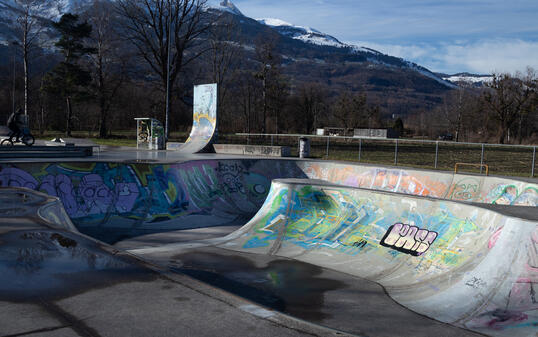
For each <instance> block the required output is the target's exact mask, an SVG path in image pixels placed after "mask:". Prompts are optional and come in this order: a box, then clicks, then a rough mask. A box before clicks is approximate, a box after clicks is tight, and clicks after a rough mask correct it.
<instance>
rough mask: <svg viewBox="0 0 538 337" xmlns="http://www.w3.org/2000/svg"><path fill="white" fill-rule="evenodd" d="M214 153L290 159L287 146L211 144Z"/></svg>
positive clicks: (289, 151)
mask: <svg viewBox="0 0 538 337" xmlns="http://www.w3.org/2000/svg"><path fill="white" fill-rule="evenodd" d="M213 147H214V148H215V152H216V153H222V154H242V155H250V156H270V157H291V150H290V147H289V146H265V145H242V144H213Z"/></svg>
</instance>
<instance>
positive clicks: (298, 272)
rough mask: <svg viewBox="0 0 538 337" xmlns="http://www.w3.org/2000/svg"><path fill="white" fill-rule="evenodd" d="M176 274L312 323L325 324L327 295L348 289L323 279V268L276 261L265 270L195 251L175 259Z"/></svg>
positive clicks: (247, 261) (249, 262) (235, 258)
mask: <svg viewBox="0 0 538 337" xmlns="http://www.w3.org/2000/svg"><path fill="white" fill-rule="evenodd" d="M171 262H172V264H171V265H173V267H172V269H173V270H175V271H179V272H181V273H184V274H187V275H189V276H191V277H194V278H196V279H198V280H201V281H203V282H206V283H208V284H211V285H213V286H215V287H218V288H221V289H224V290H226V291H229V292H231V293H234V294H236V295H239V296H241V297H244V298H246V299H248V300H251V301H253V302H256V303H259V304H261V305H263V306H266V307H269V308H272V309H274V310H278V311H281V312H284V313H287V314H290V315H292V316H295V317H298V318H302V319H305V320H310V321H323V320H326V319H328V318H330V317H331V316H332V315H331V314H330V313H328V312H324V311H323V310H322V309H323V307H324V300H325V293H326V292H327V291H330V290H336V289H340V288H343V287H345V284H344V283H342V282H340V281H338V280H334V279H328V278H324V277H321V276H320V274H321V273H322V268H320V267H317V266H314V265H311V264H308V263H304V262H299V261H293V260H287V259H275V260H272V261H270V262H269V263H267V264H266V265H264V266H261V267H260V266H258V265H257V264H256V263H254V262H253V261H252V260H250V259H248V258H245V257H240V256H230V255H219V254H216V253H212V252H203V251H195V252H189V253H185V254H180V255H176V256H174V257H173V259H172V261H171Z"/></svg>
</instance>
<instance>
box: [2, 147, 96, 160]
mask: <svg viewBox="0 0 538 337" xmlns="http://www.w3.org/2000/svg"><path fill="white" fill-rule="evenodd" d="M92 155H93V147H92V146H69V145H68V146H24V145H15V146H0V158H63V157H91V156H92Z"/></svg>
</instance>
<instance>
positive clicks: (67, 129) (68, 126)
mask: <svg viewBox="0 0 538 337" xmlns="http://www.w3.org/2000/svg"><path fill="white" fill-rule="evenodd" d="M66 103H67V121H66V122H67V124H66V127H65V136H66V137H71V118H72V110H71V97H69V96H67V98H66Z"/></svg>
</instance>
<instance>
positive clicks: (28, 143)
mask: <svg viewBox="0 0 538 337" xmlns="http://www.w3.org/2000/svg"><path fill="white" fill-rule="evenodd" d="M22 142H23V143H24V144H26V146H32V145H34V143H35V138H34V136H32V135H24V136H22Z"/></svg>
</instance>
